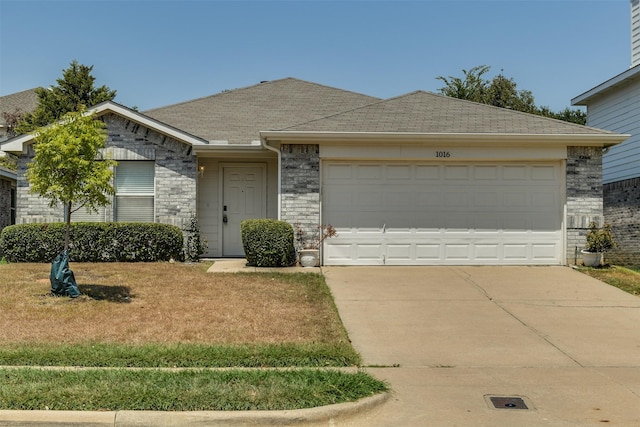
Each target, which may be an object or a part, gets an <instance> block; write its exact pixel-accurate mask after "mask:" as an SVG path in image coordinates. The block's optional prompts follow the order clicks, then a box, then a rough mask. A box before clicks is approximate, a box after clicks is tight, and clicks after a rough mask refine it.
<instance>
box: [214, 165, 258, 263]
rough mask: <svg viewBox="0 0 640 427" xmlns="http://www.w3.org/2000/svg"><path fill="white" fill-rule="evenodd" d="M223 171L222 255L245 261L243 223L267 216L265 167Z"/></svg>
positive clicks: (245, 167)
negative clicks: (241, 229) (243, 258)
mask: <svg viewBox="0 0 640 427" xmlns="http://www.w3.org/2000/svg"><path fill="white" fill-rule="evenodd" d="M222 169H223V172H222V175H223V176H222V180H223V188H222V193H223V195H222V255H223V256H225V257H242V256H244V249H243V247H242V236H241V233H240V223H241V222H242V221H244V220H245V219H253V218H264V217H265V216H266V203H265V196H264V195H265V182H266V181H265V173H266V167H265V165H256V166H223V168H222Z"/></svg>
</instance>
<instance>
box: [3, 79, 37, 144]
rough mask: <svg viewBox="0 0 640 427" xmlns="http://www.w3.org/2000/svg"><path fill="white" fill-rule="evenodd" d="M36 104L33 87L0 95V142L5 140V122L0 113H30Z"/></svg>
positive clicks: (6, 137)
mask: <svg viewBox="0 0 640 427" xmlns="http://www.w3.org/2000/svg"><path fill="white" fill-rule="evenodd" d="M37 105H38V95H37V94H36V92H35V89H29V90H23V91H22V92H18V93H12V94H10V95H5V96H0V142H2V141H6V140H7V139H8V136H7V131H8V129H7V122H6V120H5V118H4V116H3V114H2V113H7V114H13V113H16V112H18V113H23V114H24V113H30V112H32V111H33V110H34V109H35V108H36V106H37Z"/></svg>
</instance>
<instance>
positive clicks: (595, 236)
mask: <svg viewBox="0 0 640 427" xmlns="http://www.w3.org/2000/svg"><path fill="white" fill-rule="evenodd" d="M586 239H587V243H586V245H585V250H586V251H587V252H607V251H609V250H611V249H613V248H615V247H616V242H615V239H614V237H613V233H612V232H611V226H610V225H609V224H605V225H604V226H603V227H602V228H598V224H596V223H595V221H592V222H591V223H590V224H589V232H588V233H587V236H586Z"/></svg>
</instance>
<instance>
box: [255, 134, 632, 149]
mask: <svg viewBox="0 0 640 427" xmlns="http://www.w3.org/2000/svg"><path fill="white" fill-rule="evenodd" d="M260 136H261V137H262V138H263V140H265V141H266V143H267V144H270V142H274V143H277V142H288V141H293V142H296V143H308V144H318V143H326V144H331V143H341V142H350V143H367V144H371V143H376V144H384V143H391V142H402V143H409V144H411V143H413V144H426V143H443V142H446V143H452V144H469V143H472V144H473V143H475V144H487V143H491V144H498V145H499V144H505V145H512V144H514V143H523V144H531V143H536V144H539V145H558V144H562V145H578V146H600V147H610V146H612V145H616V144H619V143H621V142H623V141H625V140H626V139H627V138H629V137H630V136H631V135H626V134H616V133H603V134H504V133H497V134H493V133H478V134H472V133H428V134H426V133H386V132H286V131H263V132H260ZM270 145H271V144H270Z"/></svg>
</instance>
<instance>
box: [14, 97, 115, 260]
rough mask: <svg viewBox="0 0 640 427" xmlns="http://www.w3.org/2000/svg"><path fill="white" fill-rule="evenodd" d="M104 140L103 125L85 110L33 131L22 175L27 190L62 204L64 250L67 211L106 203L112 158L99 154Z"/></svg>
mask: <svg viewBox="0 0 640 427" xmlns="http://www.w3.org/2000/svg"><path fill="white" fill-rule="evenodd" d="M106 140H107V134H106V131H105V124H104V123H103V122H102V121H100V120H96V119H95V118H94V117H93V116H92V115H90V114H88V113H87V112H86V109H85V108H84V107H80V111H78V112H71V113H67V114H65V115H64V116H63V117H62V120H61V121H60V122H58V123H56V124H54V125H51V126H48V127H45V128H40V129H38V131H37V132H36V133H35V137H34V149H35V153H36V154H35V157H34V158H33V160H32V161H31V162H29V165H28V169H27V173H26V177H27V180H28V181H29V183H30V184H31V191H32V192H34V193H37V194H39V195H40V196H42V197H44V198H47V199H49V205H50V206H51V207H54V206H57V205H58V204H62V205H63V206H64V207H65V222H66V224H67V227H66V233H65V242H64V249H65V250H67V249H69V231H70V228H71V214H72V213H73V212H75V211H77V210H78V209H82V208H85V209H87V210H89V211H94V212H95V211H97V210H98V207H100V206H106V205H108V204H109V198H108V196H109V195H113V194H114V192H115V190H114V188H113V186H112V185H111V178H112V176H113V172H112V167H113V166H114V165H115V162H114V161H113V160H109V159H105V158H103V156H102V155H101V149H102V148H104V146H105V143H106Z"/></svg>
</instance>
